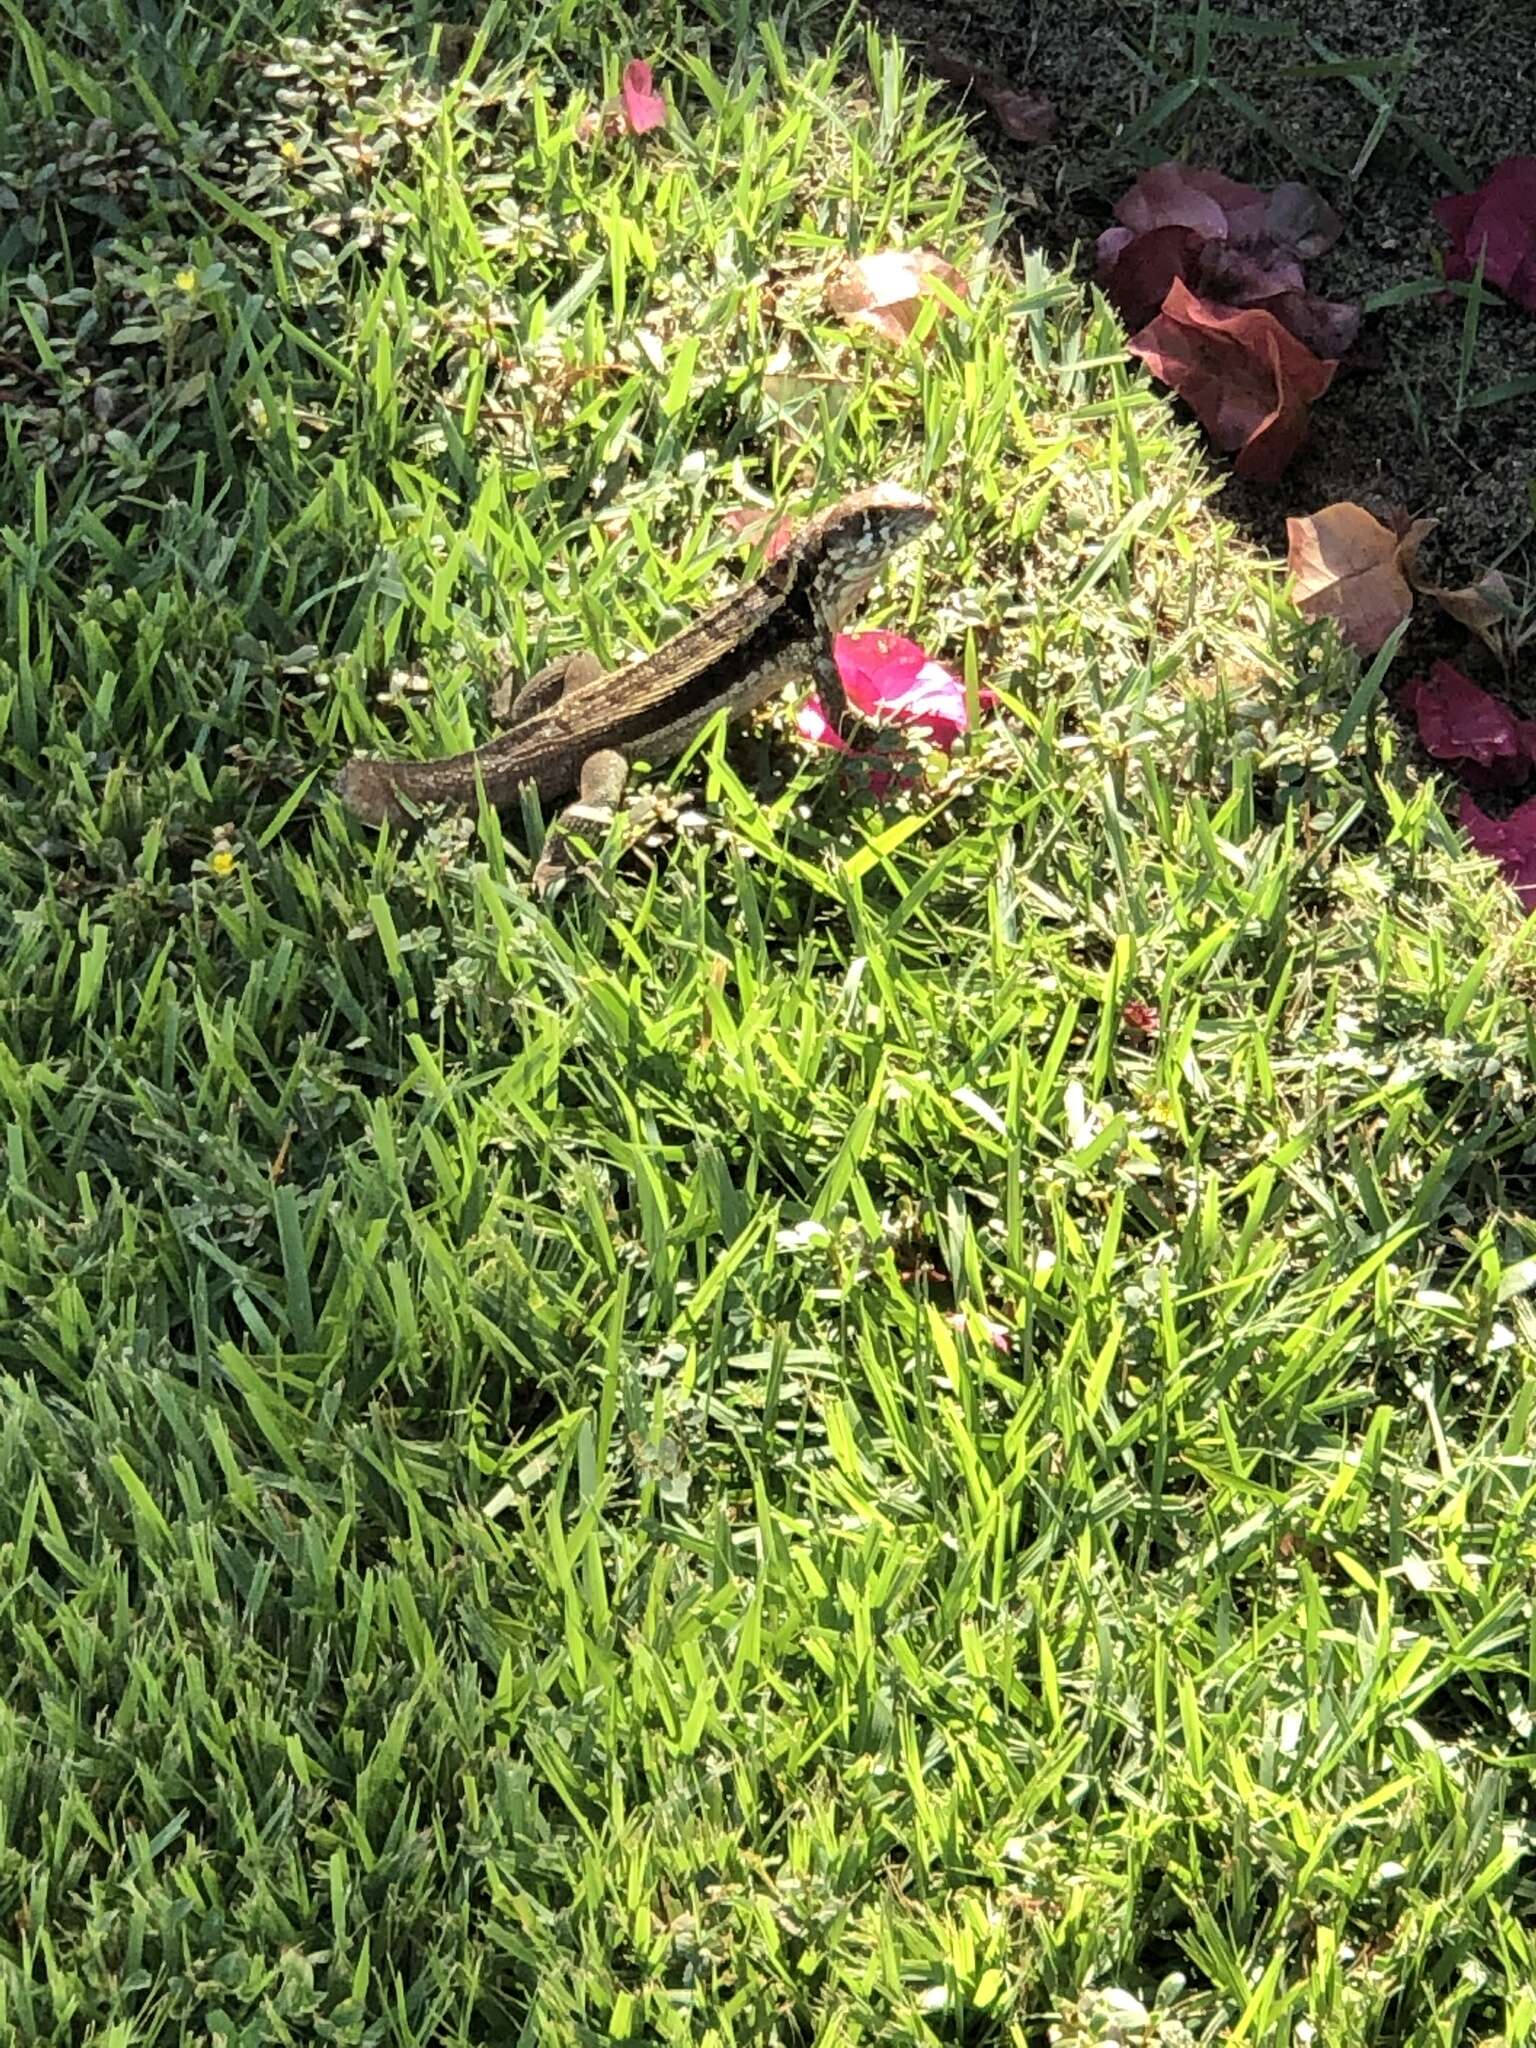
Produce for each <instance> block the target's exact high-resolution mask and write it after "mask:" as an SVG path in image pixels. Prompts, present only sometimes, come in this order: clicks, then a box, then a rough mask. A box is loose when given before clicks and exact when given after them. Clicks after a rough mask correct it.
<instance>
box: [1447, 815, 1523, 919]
mask: <svg viewBox="0 0 1536 2048" xmlns="http://www.w3.org/2000/svg"><path fill="white" fill-rule="evenodd" d="M1461 829H1462V831H1463V832H1465V833H1466V835H1467V838H1468V841H1469V842H1470V843H1471V845H1472V847H1473V849H1474V851H1476V852H1478V853H1481V854H1483V855H1484V856H1485V857H1486V858H1487V859H1489V860H1496V861H1497V862H1498V864H1499V866H1500V867H1501V868H1502V869H1503V870H1504V878H1505V880H1506V881H1507V882H1508V883H1509V885H1510V887H1511V888H1512V889H1513V890H1514V892H1515V894H1516V895H1517V896H1518V897H1519V898H1520V901H1521V903H1522V904H1523V905H1524V907H1525V908H1526V910H1527V911H1536V797H1532V798H1531V799H1530V801H1529V802H1528V803H1523V804H1521V805H1520V807H1519V809H1518V810H1514V811H1511V812H1510V814H1509V816H1508V817H1507V818H1490V817H1489V816H1488V815H1487V813H1486V812H1484V811H1481V810H1479V809H1478V807H1477V805H1476V804H1475V803H1474V802H1473V801H1472V798H1471V797H1470V796H1467V795H1463V797H1462V799H1461Z"/></svg>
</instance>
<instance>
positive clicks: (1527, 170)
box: [1434, 156, 1536, 313]
mask: <svg viewBox="0 0 1536 2048" xmlns="http://www.w3.org/2000/svg"><path fill="white" fill-rule="evenodd" d="M1434 214H1435V219H1436V220H1437V221H1439V223H1440V225H1441V227H1443V228H1444V229H1445V231H1446V233H1447V234H1448V235H1449V236H1450V238H1451V246H1450V247H1449V249H1447V250H1446V252H1445V274H1446V276H1447V277H1459V278H1466V277H1473V276H1475V275H1476V272H1477V264H1478V258H1479V257H1481V258H1482V260H1483V277H1484V280H1485V281H1486V282H1487V283H1488V284H1491V285H1495V286H1497V288H1498V289H1499V290H1500V291H1501V292H1503V293H1504V295H1505V297H1506V298H1509V299H1512V300H1513V301H1514V303H1515V304H1516V305H1517V306H1523V307H1524V308H1525V310H1526V311H1527V312H1528V313H1536V156H1509V157H1506V158H1505V159H1504V161H1503V162H1502V163H1501V164H1497V165H1495V167H1494V169H1493V170H1492V171H1491V172H1490V173H1489V175H1488V177H1487V178H1486V179H1485V181H1484V182H1483V183H1482V184H1481V185H1480V186H1479V187H1478V189H1477V190H1476V191H1475V192H1454V193H1452V194H1451V195H1450V197H1449V198H1447V199H1437V200H1436V201H1435V207H1434Z"/></svg>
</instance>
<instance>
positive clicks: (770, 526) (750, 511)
mask: <svg viewBox="0 0 1536 2048" xmlns="http://www.w3.org/2000/svg"><path fill="white" fill-rule="evenodd" d="M720 523H721V525H722V526H724V527H726V528H728V529H729V531H730V532H732V533H734V534H735V535H736V537H737V539H738V540H744V541H746V542H747V544H748V546H750V545H751V544H752V542H753V541H756V540H763V536H764V535H765V534H766V535H767V539H766V540H763V560H764V561H765V562H776V561H777V560H778V559H779V556H780V555H782V554H783V552H784V550H785V549H786V548H787V547H788V546H789V544H790V542H791V541H792V540H793V539H794V537H795V529H794V525H793V522H792V521H790V520H789V519H786V518H785V517H784V516H783V515H782V514H781V513H778V512H772V511H765V510H764V509H763V507H762V506H760V505H738V506H736V507H735V508H734V509H733V510H732V511H729V512H725V513H722V514H721V519H720Z"/></svg>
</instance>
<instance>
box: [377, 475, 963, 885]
mask: <svg viewBox="0 0 1536 2048" xmlns="http://www.w3.org/2000/svg"><path fill="white" fill-rule="evenodd" d="M935 517H936V513H935V510H934V507H933V505H932V504H931V503H930V502H929V501H928V500H927V499H926V498H923V497H920V496H919V495H918V494H917V493H915V492H913V491H909V490H906V489H904V488H903V487H902V486H901V485H899V484H892V483H884V484H875V485H872V486H871V487H870V488H868V489H866V490H862V491H856V492H854V493H853V495H852V496H851V497H846V498H843V499H840V500H839V501H838V502H837V503H836V504H834V505H831V506H829V507H828V508H827V509H826V510H825V511H822V512H819V513H817V514H815V515H814V516H813V517H812V518H811V519H809V520H807V521H806V523H805V524H804V525H803V526H802V527H801V528H800V529H799V531H798V532H797V533H796V534H795V535H794V537H793V538H792V539H791V541H790V543H789V545H788V546H787V547H786V548H785V550H784V552H783V553H782V554H781V555H780V556H779V557H778V558H777V559H776V560H775V561H773V562H770V563H769V564H768V565H767V566H766V567H765V568H764V570H763V571H762V573H761V575H759V576H758V577H757V578H756V579H755V581H753V582H750V583H746V584H743V585H742V587H741V588H740V589H739V590H737V591H735V592H734V593H733V594H732V595H731V596H729V597H727V598H724V599H722V600H721V601H720V602H719V603H718V604H715V605H713V606H711V607H710V609H709V610H707V611H705V612H703V613H702V614H701V615H700V616H699V617H698V618H697V619H695V620H694V622H693V623H692V625H690V626H687V627H685V628H684V629H683V631H682V632H681V633H679V634H678V635H677V636H676V637H675V638H674V639H672V640H669V641H667V642H666V643H665V645H664V646H661V647H659V648H657V650H656V651H655V652H654V653H653V654H650V655H648V656H646V657H645V658H644V659H643V660H641V661H638V662H635V663H632V664H631V665H629V666H628V667H624V668H620V669H618V670H616V671H614V672H612V673H611V674H604V673H603V670H602V666H601V664H600V663H599V662H598V661H597V659H596V657H595V656H593V655H591V654H576V655H573V656H569V657H567V658H566V659H565V660H563V661H557V662H553V663H551V664H550V665H549V666H548V667H547V668H544V669H541V670H540V671H539V672H538V674H537V675H535V676H533V677H532V678H531V679H530V680H529V681H528V682H527V683H526V684H525V685H524V686H523V688H522V690H521V691H520V692H519V694H518V695H517V697H516V699H515V700H514V703H513V707H512V714H511V716H512V722H511V724H510V725H509V726H508V728H507V730H506V731H505V732H502V733H500V734H498V735H497V737H496V738H495V739H493V740H490V741H488V742H487V743H486V744H485V745H484V746H481V747H476V748H474V749H472V750H471V751H470V752H468V753H463V754H453V755H448V756H445V757H443V758H441V759H437V760H429V761H389V760H383V759H378V758H374V757H364V756H359V757H357V758H355V759H353V760H351V761H349V762H347V764H346V765H345V767H344V768H343V769H342V771H341V774H340V776H339V777H338V779H337V789H338V791H339V794H340V796H341V798H342V801H343V802H344V803H345V804H346V806H347V808H348V809H349V810H350V811H352V812H353V814H354V815H355V816H356V817H358V818H359V819H361V820H362V821H363V822H364V823H365V824H370V825H380V824H384V823H386V822H390V823H394V824H403V823H405V822H406V821H407V820H408V819H409V818H410V816H411V815H412V810H411V809H408V808H407V806H410V807H420V806H426V805H446V806H448V807H450V808H452V809H456V810H460V811H463V810H473V809H475V808H476V807H477V806H478V803H479V798H480V792H481V790H482V789H483V790H484V792H485V795H486V797H487V799H488V800H489V801H490V802H491V803H492V804H495V805H498V806H499V805H502V804H505V803H509V802H510V801H511V800H512V799H513V798H514V797H515V796H516V794H517V792H518V791H519V790H520V789H522V788H524V787H525V786H528V785H531V786H532V787H533V788H534V789H535V790H537V792H538V794H539V797H540V799H541V800H542V801H544V802H549V801H551V800H553V799H556V798H559V797H564V796H569V795H570V794H571V793H572V792H573V791H574V792H575V798H576V800H575V802H573V803H570V804H567V806H566V808H565V809H564V810H563V811H562V812H561V813H560V815H559V817H558V818H557V820H556V821H555V823H554V825H552V826H551V828H550V832H549V834H548V835H547V839H546V845H545V851H544V856H543V858H542V859H541V860H540V862H539V865H538V867H537V868H536V870H535V872H534V888H535V890H536V892H537V893H539V894H541V895H542V894H544V893H545V891H546V890H547V889H548V887H549V885H550V883H551V882H553V881H554V880H555V879H556V878H557V877H558V875H559V874H560V873H562V872H563V871H564V867H565V862H564V860H563V859H562V858H561V857H560V853H559V846H560V845H563V843H564V840H565V838H566V835H567V834H568V833H569V832H570V830H571V829H572V828H573V827H578V826H582V825H586V826H606V825H607V824H608V823H610V822H611V820H612V817H613V814H614V811H615V810H616V808H617V806H618V805H619V803H620V801H621V799H622V797H623V794H624V789H625V785H626V782H627V780H628V775H629V769H630V765H631V764H632V763H633V762H634V761H637V760H643V761H645V762H647V763H648V764H652V765H658V764H660V763H661V762H664V761H668V760H671V759H673V758H674V757H675V756H676V755H678V754H680V753H681V752H682V751H683V749H684V748H685V747H686V746H687V745H688V744H689V742H690V741H691V740H692V739H694V738H695V737H696V735H697V734H699V733H700V732H702V731H703V730H704V728H705V727H706V726H707V725H708V724H709V723H710V721H711V720H712V719H713V718H715V717H716V716H718V715H720V714H722V713H723V714H725V715H726V716H727V717H740V716H743V715H745V714H746V713H747V712H749V711H755V710H756V709H758V707H759V706H761V705H763V704H766V703H767V702H768V701H769V700H770V699H771V698H773V697H775V696H777V695H778V693H779V692H780V691H781V690H782V689H783V688H784V687H785V686H786V684H788V683H790V682H793V681H796V680H800V679H802V678H803V679H807V680H809V681H812V682H814V684H815V686H816V690H817V693H818V695H819V697H820V699H821V704H822V709H823V710H824V711H825V712H826V715H827V718H828V720H829V721H830V722H831V724H832V725H833V726H834V727H839V728H840V727H841V725H842V722H843V719H844V717H845V716H846V713H847V708H848V707H847V697H846V693H845V692H844V689H843V683H842V678H841V677H840V676H839V674H838V672H837V664H836V662H835V661H834V659H833V642H834V639H835V636H836V635H837V634H838V633H839V632H840V631H841V630H842V626H843V623H844V621H845V620H846V619H847V618H848V616H849V614H850V613H851V612H852V611H853V610H854V608H855V607H856V606H857V605H859V604H861V603H862V602H863V601H864V599H865V598H866V597H867V596H868V594H869V592H870V590H871V589H872V588H873V587H874V584H875V581H876V579H877V578H878V577H879V575H880V573H881V571H882V570H883V569H884V567H885V565H886V563H887V562H889V561H890V560H891V558H892V557H893V556H894V555H896V554H897V553H898V552H899V551H900V550H901V549H902V548H903V547H905V546H906V545H907V544H908V543H909V542H910V541H913V540H915V539H916V538H917V536H918V535H919V534H920V533H922V532H923V531H924V529H925V528H927V527H928V526H929V525H931V524H932V522H933V520H934V518H935Z"/></svg>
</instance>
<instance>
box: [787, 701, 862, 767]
mask: <svg viewBox="0 0 1536 2048" xmlns="http://www.w3.org/2000/svg"><path fill="white" fill-rule="evenodd" d="M795 730H796V732H798V733H799V735H800V737H801V739H803V740H809V741H810V743H811V745H812V746H813V747H835V748H836V750H837V751H838V753H840V754H850V753H852V751H853V749H852V748H851V747H850V746H849V744H848V742H847V741H846V740H845V739H844V738H843V736H842V734H841V733H840V732H839V731H838V729H837V727H836V726H835V725H833V723H832V722H831V720H830V719H829V718H828V717H827V714H826V713H825V711H823V710H822V708H821V699H820V698H819V697H807V698H806V700H805V702H804V703H803V704H802V705H801V706H800V709H799V710H798V711H797V712H796V713H795Z"/></svg>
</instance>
